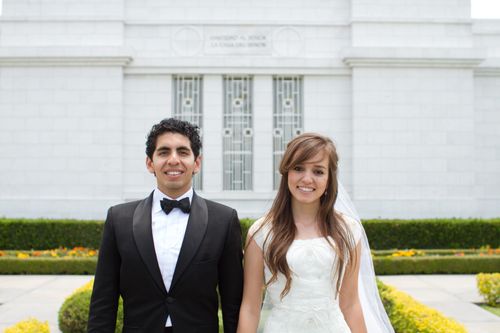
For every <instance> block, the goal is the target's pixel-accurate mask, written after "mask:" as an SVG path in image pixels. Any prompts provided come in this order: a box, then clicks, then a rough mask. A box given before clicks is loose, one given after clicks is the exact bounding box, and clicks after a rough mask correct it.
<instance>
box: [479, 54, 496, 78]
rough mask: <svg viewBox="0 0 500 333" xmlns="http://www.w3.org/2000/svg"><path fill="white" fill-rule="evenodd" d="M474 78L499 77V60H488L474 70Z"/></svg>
mask: <svg viewBox="0 0 500 333" xmlns="http://www.w3.org/2000/svg"><path fill="white" fill-rule="evenodd" d="M474 75H475V76H494V77H500V58H489V59H487V60H486V61H484V62H483V63H482V64H481V66H479V67H478V68H476V69H475V70H474Z"/></svg>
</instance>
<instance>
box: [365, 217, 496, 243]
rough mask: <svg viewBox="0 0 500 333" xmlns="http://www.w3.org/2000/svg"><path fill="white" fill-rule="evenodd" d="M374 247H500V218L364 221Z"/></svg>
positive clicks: (369, 239)
mask: <svg viewBox="0 0 500 333" xmlns="http://www.w3.org/2000/svg"><path fill="white" fill-rule="evenodd" d="M363 226H364V228H365V231H366V235H367V236H368V241H369V242H370V247H371V248H372V249H377V250H382V249H405V248H418V249H459V248H480V247H483V246H488V245H489V246H490V247H492V248H497V247H499V246H500V219H490V220H483V219H422V220H364V221H363Z"/></svg>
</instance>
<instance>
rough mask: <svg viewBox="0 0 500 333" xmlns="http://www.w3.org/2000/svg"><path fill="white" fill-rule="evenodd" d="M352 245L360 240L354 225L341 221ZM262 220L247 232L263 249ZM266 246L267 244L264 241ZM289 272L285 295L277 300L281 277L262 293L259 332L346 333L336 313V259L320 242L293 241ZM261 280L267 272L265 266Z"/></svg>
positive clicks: (317, 240) (356, 224) (264, 233)
mask: <svg viewBox="0 0 500 333" xmlns="http://www.w3.org/2000/svg"><path fill="white" fill-rule="evenodd" d="M345 218H346V220H347V221H348V225H349V226H350V227H351V231H352V233H353V236H354V240H355V241H356V243H357V242H358V240H359V239H360V237H361V230H360V227H359V225H358V223H357V222H356V221H354V220H352V219H350V218H348V217H345ZM261 223H262V219H260V220H257V221H256V222H255V223H254V225H252V228H251V229H250V232H251V233H252V234H254V239H255V242H256V243H257V245H258V246H259V247H260V248H261V249H263V247H264V246H265V244H264V241H265V239H266V237H267V233H268V232H269V228H268V227H267V226H266V227H264V228H261V229H260V230H258V231H257V233H255V230H257V229H258V228H259V226H260V225H261ZM267 244H269V240H268V241H267ZM286 258H287V262H288V266H289V267H290V269H291V271H292V284H291V288H290V291H289V292H288V294H287V295H286V296H285V297H283V299H280V294H281V292H282V290H283V288H284V286H285V282H286V279H285V277H284V275H282V274H279V275H278V279H277V280H276V281H275V282H273V283H272V284H270V285H269V286H268V287H267V290H266V296H265V301H264V306H263V310H262V313H261V323H260V324H259V332H264V333H304V332H307V333H330V332H331V333H350V332H351V331H350V329H349V327H348V326H347V323H346V322H345V320H344V316H343V315H342V312H341V311H340V306H339V299H338V297H335V294H336V293H335V288H336V285H337V281H336V279H335V278H334V265H335V264H336V263H337V255H336V253H335V251H334V250H333V249H332V247H331V246H330V245H329V244H328V242H327V240H326V239H324V238H313V239H305V240H294V241H293V243H292V244H291V246H290V248H289V250H288V252H287V255H286ZM264 275H265V280H266V281H269V279H270V278H271V272H270V271H269V269H268V267H267V266H266V267H265V269H264Z"/></svg>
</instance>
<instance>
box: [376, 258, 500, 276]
mask: <svg viewBox="0 0 500 333" xmlns="http://www.w3.org/2000/svg"><path fill="white" fill-rule="evenodd" d="M373 266H374V268H375V272H376V273H377V275H392V274H477V273H493V272H500V257H499V256H467V257H457V256H443V257H437V256H428V257H406V258H403V257H396V258H390V257H387V258H377V257H375V258H374V259H373Z"/></svg>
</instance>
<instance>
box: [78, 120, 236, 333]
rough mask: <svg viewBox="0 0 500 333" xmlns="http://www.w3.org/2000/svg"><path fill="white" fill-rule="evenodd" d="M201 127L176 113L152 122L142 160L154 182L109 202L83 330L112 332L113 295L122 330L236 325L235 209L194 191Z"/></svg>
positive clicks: (177, 332)
mask: <svg viewBox="0 0 500 333" xmlns="http://www.w3.org/2000/svg"><path fill="white" fill-rule="evenodd" d="M200 148H201V140H200V137H199V134H198V127H196V126H193V125H191V124H189V123H187V122H184V121H180V120H176V119H172V118H170V119H164V120H162V121H161V122H160V123H158V124H156V125H154V126H153V127H152V129H151V131H150V133H149V135H148V138H147V142H146V155H147V158H146V166H147V169H148V170H149V172H151V173H152V174H154V175H155V177H156V183H157V188H156V189H155V190H154V191H153V192H152V193H151V195H149V197H147V198H145V199H143V200H140V201H134V202H129V203H125V204H121V205H117V206H114V207H111V208H110V209H109V211H108V216H107V218H106V222H105V225H104V233H103V238H102V241H101V246H100V250H99V259H98V263H97V270H96V274H95V282H94V289H93V291H92V299H91V303H90V314H89V321H88V332H89V333H90V332H92V333H94V332H99V333H103V332H105V333H107V332H109V333H112V332H114V331H115V323H116V316H117V306H118V297H119V296H122V298H123V310H124V318H123V332H137V333H139V332H142V333H163V332H165V333H167V332H174V333H191V332H192V333H195V332H196V333H212V332H213V333H217V332H218V316H217V311H218V295H217V291H218V292H219V294H220V300H221V307H222V314H223V322H224V332H226V333H230V332H236V327H237V321H238V312H239V308H240V302H241V297H242V288H243V287H242V285H243V272H242V265H241V260H242V250H241V230H240V224H239V220H238V216H237V214H236V211H235V210H234V209H232V208H229V207H226V206H223V205H221V204H217V203H215V202H212V201H209V200H205V199H203V198H201V197H199V196H198V195H197V194H196V193H195V192H194V191H193V188H192V177H193V175H194V174H196V173H197V172H199V170H200V167H201V157H200V155H199V154H200Z"/></svg>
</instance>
